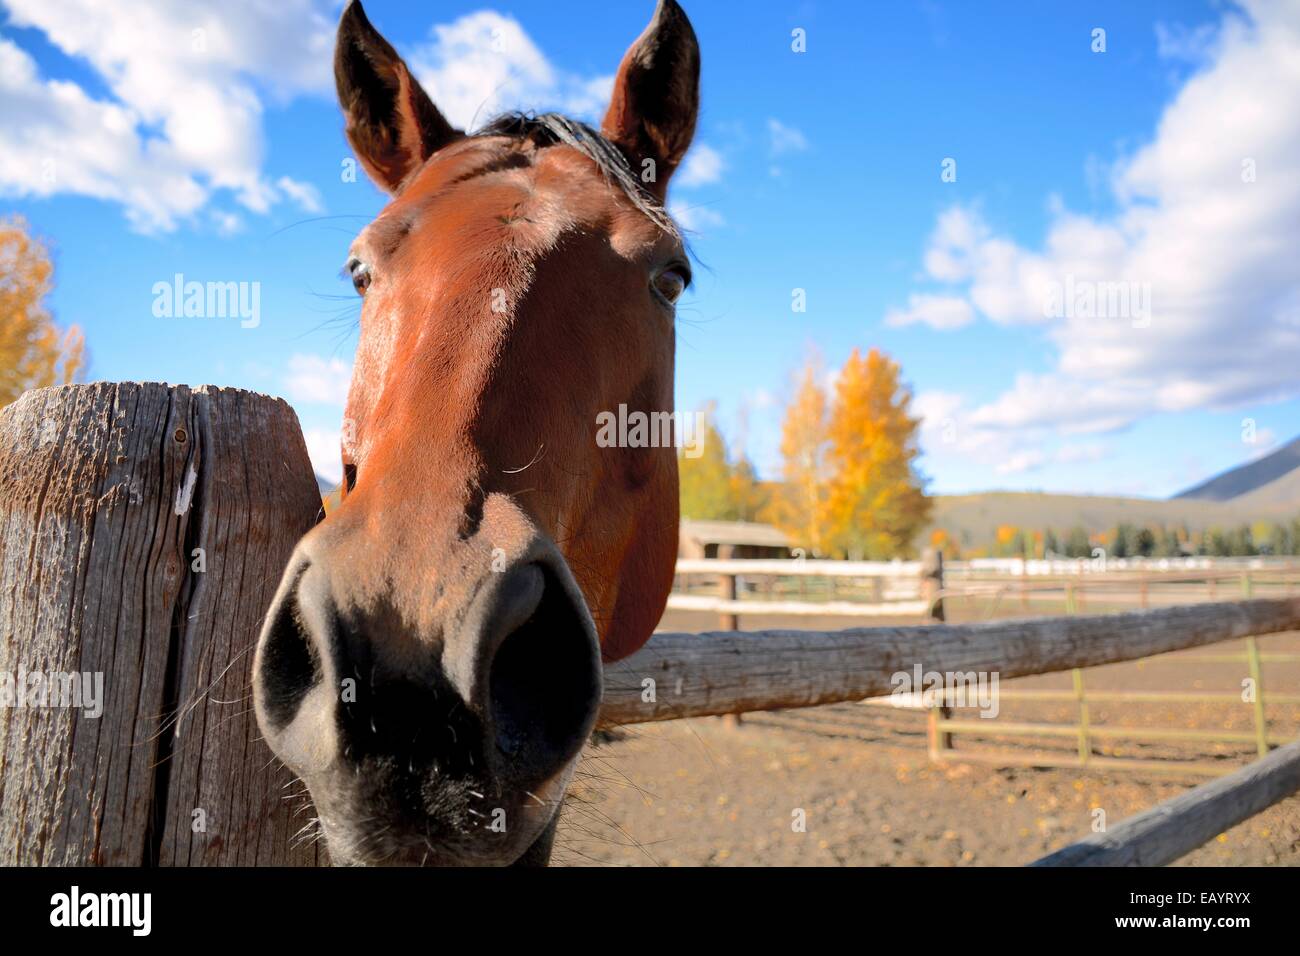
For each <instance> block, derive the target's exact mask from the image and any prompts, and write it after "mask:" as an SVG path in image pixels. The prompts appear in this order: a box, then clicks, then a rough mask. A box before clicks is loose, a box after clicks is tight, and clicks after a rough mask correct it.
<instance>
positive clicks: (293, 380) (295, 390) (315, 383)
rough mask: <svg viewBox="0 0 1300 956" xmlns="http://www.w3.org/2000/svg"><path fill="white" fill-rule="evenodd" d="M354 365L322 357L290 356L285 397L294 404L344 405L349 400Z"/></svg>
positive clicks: (285, 383)
mask: <svg viewBox="0 0 1300 956" xmlns="http://www.w3.org/2000/svg"><path fill="white" fill-rule="evenodd" d="M351 380H352V366H351V365H350V364H348V363H347V362H345V361H343V360H342V359H338V358H330V359H327V358H323V357H322V356H319V355H301V354H300V355H291V356H289V374H288V375H287V377H286V378H285V382H284V388H285V394H286V395H288V397H289V399H290V400H291V401H295V402H320V403H322V404H327V405H338V406H340V407H341V406H342V405H343V404H344V402H345V401H346V399H347V395H348V383H349V382H350V381H351Z"/></svg>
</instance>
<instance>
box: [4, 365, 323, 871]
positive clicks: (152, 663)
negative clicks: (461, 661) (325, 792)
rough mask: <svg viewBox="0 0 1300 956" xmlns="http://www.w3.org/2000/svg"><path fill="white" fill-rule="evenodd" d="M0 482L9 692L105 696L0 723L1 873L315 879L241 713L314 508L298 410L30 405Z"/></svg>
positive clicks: (17, 714) (15, 410) (267, 401)
mask: <svg viewBox="0 0 1300 956" xmlns="http://www.w3.org/2000/svg"><path fill="white" fill-rule="evenodd" d="M0 475H3V476H4V477H3V480H2V481H0V674H3V675H6V676H8V677H10V678H11V679H14V678H19V677H24V675H26V679H27V680H29V681H30V675H32V674H42V675H49V674H54V675H72V674H76V675H78V676H79V681H78V683H79V684H80V686H81V689H82V691H83V693H84V692H85V690H86V688H85V682H86V681H89V682H91V684H92V685H93V684H94V682H95V681H96V680H99V681H100V682H101V683H100V687H101V689H102V699H100V700H99V702H98V704H99V708H100V709H101V712H100V713H99V714H98V715H94V713H93V709H94V708H83V707H69V706H66V704H67V701H64V702H63V704H64V706H60V707H51V706H48V701H47V702H46V703H47V706H41V707H31V706H25V707H24V706H12V703H11V705H10V708H9V709H8V711H7V713H5V714H4V715H3V720H0V864H26V865H59V864H65V865H71V864H80V865H101V864H102V865H128V866H139V865H141V864H145V865H148V864H164V865H168V864H170V865H179V866H192V865H211V864H246V865H247V864H278V865H284V864H307V865H313V864H315V863H316V862H317V854H316V848H315V847H314V846H310V847H303V848H294V847H293V840H292V836H293V834H294V832H295V831H296V830H298V829H299V827H300V826H301V825H302V822H303V821H301V820H299V821H297V822H295V821H294V819H293V818H292V811H291V809H290V804H289V803H288V802H286V801H285V800H284V799H282V795H283V794H284V792H285V791H284V790H283V787H284V785H285V784H286V783H288V782H290V781H291V779H292V778H291V777H289V775H288V774H287V773H285V772H283V771H279V770H278V769H277V767H278V765H277V764H276V762H275V761H274V759H273V758H272V755H271V752H270V751H269V750H268V749H267V748H266V746H265V745H264V744H262V743H261V742H260V740H259V739H258V733H257V725H256V722H255V721H254V719H253V714H252V701H251V698H250V696H249V687H250V673H251V668H252V660H253V655H252V651H253V647H254V644H255V642H256V640H257V634H258V631H259V629H260V627H261V622H262V616H263V615H264V614H265V612H266V608H267V607H268V606H269V604H270V602H271V598H272V596H273V595H274V593H275V589H276V586H277V585H278V584H279V581H280V574H281V572H282V571H283V569H284V565H285V564H286V563H287V561H288V558H289V554H290V552H291V551H292V549H293V546H294V545H295V544H296V543H297V541H298V539H299V538H300V537H302V535H303V534H304V533H305V532H306V531H307V530H308V529H309V528H311V526H312V524H313V523H314V522H315V521H316V517H317V514H318V513H319V511H320V494H319V492H318V491H317V488H316V482H315V479H314V478H313V477H312V469H311V463H310V461H309V460H308V458H307V449H306V447H305V445H304V444H303V440H302V435H301V433H300V431H299V428H298V421H297V418H296V416H295V415H294V413H293V410H292V409H290V408H289V406H288V405H286V404H285V403H284V402H282V401H280V400H278V399H271V398H268V397H266V396H264V395H254V394H252V393H249V392H243V391H239V390H236V389H224V388H209V387H200V388H195V389H189V388H186V387H184V386H176V387H169V386H166V385H157V384H148V385H140V384H120V385H115V384H109V383H99V384H94V385H70V386H64V387H61V388H46V389H39V390H36V391H32V392H28V393H26V394H25V395H23V396H22V398H20V399H19V400H18V401H17V402H15V403H14V404H12V405H10V406H8V407H6V408H5V409H4V410H3V411H0ZM96 675H99V676H98V677H96ZM88 710H89V711H90V713H88V712H87V711H88Z"/></svg>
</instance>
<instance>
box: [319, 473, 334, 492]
mask: <svg viewBox="0 0 1300 956" xmlns="http://www.w3.org/2000/svg"><path fill="white" fill-rule="evenodd" d="M338 486H339V483H338V482H337V481H330V480H329V479H328V478H322V477H321V476H320V475H319V474H317V475H316V487H317V488H319V489H320V493H321V494H322V495H328V494H329V493H330V492H331V491H334V490H335V489H336V488H338Z"/></svg>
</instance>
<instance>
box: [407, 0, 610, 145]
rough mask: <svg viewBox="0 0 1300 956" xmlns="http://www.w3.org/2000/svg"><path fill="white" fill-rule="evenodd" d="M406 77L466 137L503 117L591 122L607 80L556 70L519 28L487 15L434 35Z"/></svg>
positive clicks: (603, 102) (605, 99)
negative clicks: (568, 117)
mask: <svg viewBox="0 0 1300 956" xmlns="http://www.w3.org/2000/svg"><path fill="white" fill-rule="evenodd" d="M407 60H408V62H409V63H410V64H411V69H412V70H414V71H415V74H416V76H417V78H418V79H419V80H420V82H421V84H423V86H424V88H425V90H427V91H428V93H429V96H430V97H431V98H432V99H433V101H434V102H435V103H436V104H437V105H438V109H439V110H441V111H442V114H443V115H444V116H446V117H447V119H448V120H450V121H451V122H452V124H453V125H455V126H458V127H460V128H462V129H471V128H473V127H475V126H479V125H482V123H483V122H484V121H485V120H488V119H490V118H491V117H493V116H495V115H496V114H497V113H500V112H502V111H503V110H506V109H525V110H544V109H559V110H563V111H564V112H567V113H571V114H573V115H575V116H577V117H579V118H584V119H589V120H596V119H599V118H600V114H601V113H602V112H603V111H604V109H605V107H606V106H607V105H608V104H609V94H610V91H611V89H612V88H613V82H614V77H613V76H612V75H610V76H596V77H582V76H578V75H575V74H571V73H566V72H564V71H562V70H559V69H556V68H555V67H554V66H552V64H551V63H550V61H549V60H548V59H547V58H546V56H545V55H544V54H543V53H542V51H541V50H540V49H539V48H538V46H537V44H535V43H534V42H533V41H532V39H531V38H530V37H529V36H528V34H527V32H526V31H525V30H524V28H523V27H522V26H520V24H519V21H518V20H515V19H514V18H513V17H509V16H506V15H504V14H501V13H497V12H496V11H494V10H479V11H477V12H475V13H469V14H466V15H465V16H463V17H460V18H459V19H457V20H455V21H454V22H452V23H449V24H439V25H437V26H435V27H434V28H433V34H432V40H431V41H430V42H429V43H427V44H425V45H424V46H422V47H420V48H418V49H416V50H414V51H413V52H412V53H411V54H410V55H409V56H408V57H407Z"/></svg>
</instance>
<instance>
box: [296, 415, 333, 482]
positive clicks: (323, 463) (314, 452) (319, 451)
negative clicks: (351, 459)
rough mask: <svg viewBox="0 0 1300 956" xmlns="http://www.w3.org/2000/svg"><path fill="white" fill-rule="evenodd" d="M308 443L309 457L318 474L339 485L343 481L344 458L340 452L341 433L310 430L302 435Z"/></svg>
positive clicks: (329, 430) (320, 429)
mask: <svg viewBox="0 0 1300 956" xmlns="http://www.w3.org/2000/svg"><path fill="white" fill-rule="evenodd" d="M302 437H303V440H304V441H305V442H306V443H307V457H309V458H310V459H311V466H312V468H313V469H314V470H315V472H316V474H318V475H320V476H321V477H322V478H325V479H327V480H329V481H332V482H335V483H338V482H341V481H342V480H343V458H342V455H341V454H340V452H339V431H338V429H329V428H308V429H305V430H304V431H303V433H302Z"/></svg>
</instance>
